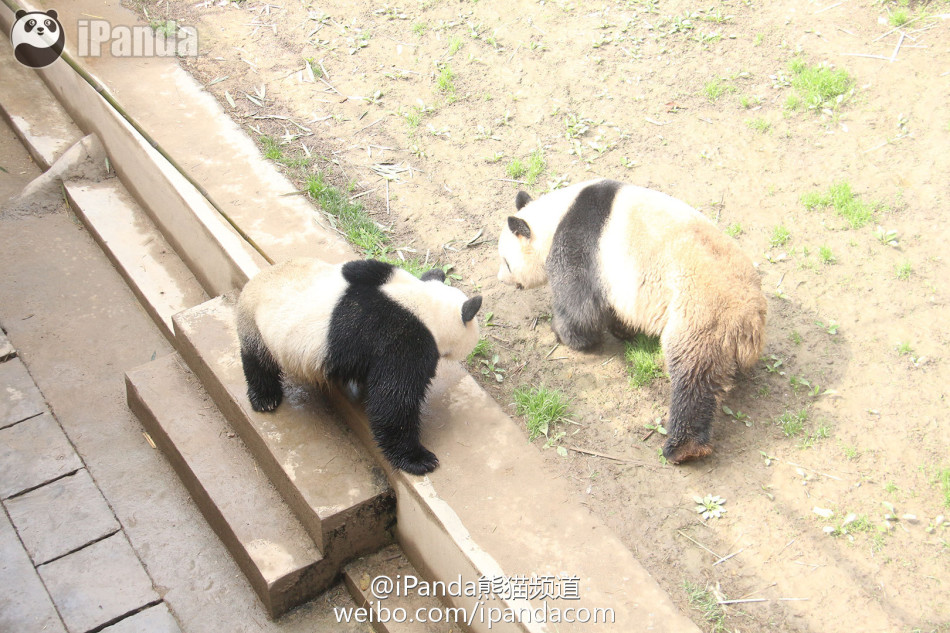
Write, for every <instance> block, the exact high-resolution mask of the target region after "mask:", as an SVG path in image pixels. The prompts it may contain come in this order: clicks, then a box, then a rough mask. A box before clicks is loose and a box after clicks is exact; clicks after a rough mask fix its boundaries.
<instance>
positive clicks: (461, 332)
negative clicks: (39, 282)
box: [422, 279, 479, 361]
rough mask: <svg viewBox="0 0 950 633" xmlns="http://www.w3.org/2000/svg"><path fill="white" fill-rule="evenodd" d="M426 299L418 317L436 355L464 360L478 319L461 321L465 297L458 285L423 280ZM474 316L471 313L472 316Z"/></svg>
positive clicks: (473, 340) (474, 340) (475, 339)
mask: <svg viewBox="0 0 950 633" xmlns="http://www.w3.org/2000/svg"><path fill="white" fill-rule="evenodd" d="M425 284H426V286H427V294H426V302H427V304H428V305H427V306H426V307H425V308H423V310H424V312H423V313H422V320H423V322H425V324H426V326H427V327H428V328H429V331H430V332H432V336H433V337H434V338H435V343H436V347H438V348H439V355H440V356H441V357H442V358H445V359H447V360H451V361H461V360H464V359H465V357H466V356H468V355H469V353H470V352H471V351H472V349H473V348H474V347H475V345H476V343H478V334H479V333H478V320H477V319H474V318H471V317H470V318H469V319H468V321H465V320H464V317H463V315H462V312H463V307H464V306H465V303H466V301H468V298H467V297H466V296H465V293H463V292H462V291H461V290H459V289H458V288H453V287H452V286H446V285H445V284H444V283H442V282H441V281H438V280H435V279H433V280H430V281H426V282H425ZM472 316H474V315H472Z"/></svg>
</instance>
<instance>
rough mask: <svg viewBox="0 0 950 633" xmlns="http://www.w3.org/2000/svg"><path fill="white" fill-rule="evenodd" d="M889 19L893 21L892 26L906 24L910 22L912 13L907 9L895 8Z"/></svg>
mask: <svg viewBox="0 0 950 633" xmlns="http://www.w3.org/2000/svg"><path fill="white" fill-rule="evenodd" d="M887 21H888V22H890V23H891V26H904V25H905V24H907V23H908V22H910V13H909V12H908V11H907V9H894V10H893V11H892V12H891V15H890V16H888V18H887Z"/></svg>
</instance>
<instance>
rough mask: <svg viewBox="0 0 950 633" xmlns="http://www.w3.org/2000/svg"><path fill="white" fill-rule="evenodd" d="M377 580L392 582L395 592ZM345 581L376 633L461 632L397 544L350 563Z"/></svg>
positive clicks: (344, 570)
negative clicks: (387, 589)
mask: <svg viewBox="0 0 950 633" xmlns="http://www.w3.org/2000/svg"><path fill="white" fill-rule="evenodd" d="M375 581H383V582H384V583H389V582H392V583H393V589H392V590H390V591H386V590H385V588H386V587H387V586H388V584H382V585H380V584H378V583H377V582H375ZM343 582H344V583H345V584H346V588H347V590H348V591H349V592H350V595H351V596H353V600H354V601H355V602H356V604H357V606H358V607H360V608H361V609H363V610H364V611H363V613H365V614H366V616H367V620H368V621H369V623H370V625H371V626H372V627H373V630H374V631H376V633H447V632H449V631H460V630H462V627H461V625H460V623H456V622H455V620H454V619H453V618H452V617H451V616H448V617H447V612H446V610H445V605H443V604H442V602H441V601H440V600H439V599H438V598H437V597H435V596H434V595H431V594H432V593H433V591H432V589H433V587H434V585H433V584H431V583H428V582H426V580H425V579H423V578H422V576H421V575H420V574H419V572H418V571H416V569H415V567H413V566H412V563H410V562H409V560H408V559H407V558H406V556H405V555H404V554H403V553H402V550H400V549H399V546H397V545H390V546H389V547H386V548H384V549H381V550H380V551H378V552H376V553H375V554H369V555H367V556H362V557H360V558H358V559H356V560H354V561H352V562H350V563H349V564H348V565H346V566H345V567H344V568H343ZM395 587H399V590H398V591H396V590H395ZM403 588H405V589H407V591H403V590H402V589H403Z"/></svg>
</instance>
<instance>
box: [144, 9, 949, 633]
mask: <svg viewBox="0 0 950 633" xmlns="http://www.w3.org/2000/svg"><path fill="white" fill-rule="evenodd" d="M136 8H137V9H138V10H139V11H140V12H141V11H143V9H144V11H147V13H148V16H149V17H150V18H151V19H152V20H164V19H176V20H178V22H179V24H184V25H189V26H194V27H195V28H197V29H198V33H199V36H200V45H199V46H200V53H201V54H200V56H199V57H198V58H194V59H182V65H183V66H184V67H185V68H187V69H188V70H189V71H190V72H192V73H193V74H194V75H195V76H196V77H197V78H198V79H199V80H200V81H202V82H203V83H204V84H205V85H206V86H207V87H208V90H209V91H210V92H211V93H213V94H214V95H215V96H216V97H217V98H218V99H219V101H220V102H221V104H222V106H223V107H224V109H225V110H226V111H227V112H228V113H229V114H230V115H231V116H233V117H234V118H235V120H237V121H238V122H239V123H240V124H241V125H242V126H243V127H244V129H246V130H247V131H248V133H249V134H251V135H252V136H254V137H255V138H260V137H261V136H263V135H269V136H271V137H273V138H278V139H280V142H281V143H282V145H281V150H282V152H283V153H284V155H285V157H291V156H297V157H305V156H306V155H307V154H309V155H311V156H312V159H311V161H310V162H309V163H308V164H307V165H306V167H304V168H302V170H301V168H299V167H298V168H297V169H295V170H291V171H290V175H291V176H292V177H294V178H297V179H298V180H299V181H300V184H301V187H302V186H303V182H302V178H303V175H302V173H303V172H309V173H317V172H322V173H325V174H326V177H327V178H328V179H330V180H331V181H333V182H336V183H338V184H339V185H341V186H347V185H348V186H350V187H352V189H351V190H350V191H351V195H353V196H354V197H355V196H360V197H359V198H358V200H359V201H360V202H361V203H363V204H364V205H365V206H366V208H367V209H368V210H369V211H370V212H371V214H372V215H373V217H374V219H375V220H376V221H377V222H378V223H379V224H381V225H383V226H385V227H387V228H388V229H389V230H390V234H391V242H390V245H391V247H392V248H393V249H394V252H397V253H402V254H403V255H405V256H414V257H417V258H419V259H426V258H427V259H428V261H430V262H438V263H440V264H452V265H453V266H454V272H455V273H457V274H458V275H459V279H457V280H456V283H457V284H458V285H460V286H461V287H462V288H463V289H464V290H465V291H466V292H469V293H474V292H476V291H477V292H480V293H482V294H483V295H484V296H485V304H484V306H485V307H484V308H483V315H486V316H487V314H486V313H488V312H491V313H493V318H492V319H491V325H490V326H488V327H484V334H485V335H486V336H487V338H488V339H489V340H490V341H491V343H492V344H493V347H494V351H495V353H497V354H498V360H497V363H496V366H497V367H498V368H501V369H502V370H503V371H502V372H499V374H500V375H501V376H502V378H503V380H502V381H501V382H497V381H496V379H495V378H494V377H493V376H492V375H491V374H489V375H487V376H483V384H484V385H485V387H486V388H487V389H489V390H490V392H491V393H492V394H493V395H494V396H495V397H496V398H497V400H498V401H499V402H500V403H502V404H503V405H505V406H508V405H509V403H511V402H512V395H511V394H512V391H513V390H514V389H515V388H517V387H518V386H521V385H539V384H545V385H547V386H550V387H555V388H558V389H560V390H562V391H563V393H564V394H565V395H566V396H568V397H569V398H570V400H571V415H570V419H571V420H572V421H573V422H571V423H564V424H562V425H560V427H559V430H560V431H564V432H565V433H566V435H565V436H564V437H562V438H560V439H559V440H557V441H555V442H552V444H555V445H559V446H562V447H564V448H566V449H568V450H567V451H566V456H562V455H560V454H559V452H558V451H556V450H555V447H554V446H545V442H544V440H539V441H538V442H537V444H538V447H539V450H542V451H544V452H545V454H546V455H547V461H548V464H549V466H550V470H549V472H550V473H553V476H556V477H559V478H561V479H562V480H563V484H564V486H566V487H569V488H570V489H572V490H574V491H575V492H576V495H577V497H578V498H579V499H580V501H581V502H582V503H584V504H585V505H586V506H587V507H588V508H590V511H591V512H594V513H596V514H597V515H599V516H600V517H602V518H603V519H604V520H605V521H606V522H607V523H608V524H609V525H610V526H611V527H612V528H613V529H614V530H615V531H616V532H617V533H618V534H620V535H621V538H622V539H623V540H624V542H625V543H626V545H627V546H628V547H629V548H631V550H633V551H634V552H635V553H636V555H637V556H638V558H639V559H640V561H642V563H643V564H644V565H645V566H646V567H647V568H648V569H649V571H650V572H651V573H652V574H653V576H654V577H655V578H656V579H657V580H658V581H659V582H660V583H661V584H662V585H663V586H664V587H665V588H666V590H667V591H668V592H669V593H670V594H671V595H672V597H673V599H674V600H675V601H676V602H677V603H678V604H679V605H680V606H681V607H682V608H683V609H684V610H685V611H689V612H690V614H691V615H692V617H693V618H694V619H695V620H696V621H697V622H698V623H700V624H701V626H703V627H704V628H706V629H708V630H728V631H789V632H792V631H794V632H798V631H803V632H804V631H808V632H815V633H819V632H821V633H828V632H835V631H867V632H882V633H883V632H896V631H901V632H903V631H906V632H908V633H910V632H911V631H948V630H950V598H948V597H947V596H948V586H950V571H948V570H950V529H947V528H946V527H945V525H946V524H944V526H940V525H937V522H938V517H940V516H941V515H950V508H948V507H947V506H948V504H950V498H948V495H950V492H947V491H946V489H945V488H941V485H940V482H939V473H940V472H941V469H948V468H950V425H948V423H947V420H946V412H947V404H948V403H947V401H946V398H947V396H946V393H947V392H946V385H948V384H950V376H948V365H947V356H948V354H947V345H948V341H950V319H948V318H947V316H946V304H947V299H948V294H947V286H946V283H947V280H948V279H950V275H948V270H947V263H946V260H945V257H944V252H943V249H944V248H945V242H946V238H947V235H948V232H947V230H946V228H945V225H944V219H943V212H944V211H945V210H946V209H947V207H948V205H950V186H948V181H947V175H948V174H950V151H948V147H950V100H948V95H950V20H948V19H947V18H948V16H947V15H944V14H950V3H947V2H945V1H942V0H941V1H934V2H930V3H917V2H912V3H911V6H910V7H908V8H906V9H904V10H906V11H907V12H908V14H909V17H910V18H911V19H914V21H912V22H910V23H909V24H907V25H905V26H904V28H902V29H900V30H893V27H892V25H891V24H890V23H889V22H888V18H889V16H890V15H891V14H892V13H894V12H896V11H899V10H902V9H901V7H899V6H898V4H897V3H896V2H882V1H880V0H876V1H873V2H872V1H868V0H856V1H848V0H845V1H843V2H831V1H822V2H792V1H788V2H752V1H738V0H737V1H733V2H724V1H723V2H708V3H698V2H688V1H685V0H625V1H624V0H619V1H612V2H611V1H603V2H593V3H580V2H573V1H558V0H552V1H549V2H528V1H525V0H512V1H508V2H491V1H488V0H483V1H481V2H477V1H471V2H470V1H458V0H424V1H404V2H394V3H377V2H368V1H365V0H324V1H321V2H306V1H304V2H299V1H296V0H274V2H273V3H262V2H257V1H255V0H247V1H246V2H227V1H210V0H209V1H208V2H200V3H199V2H195V0H188V1H175V0H170V1H168V2H158V3H154V2H147V3H137V4H136ZM919 16H925V17H919ZM915 18H916V19H915ZM795 57H801V58H802V59H803V60H804V61H805V62H807V63H808V64H810V65H813V64H818V63H826V64H830V65H832V66H833V67H834V68H839V69H844V70H846V71H847V72H848V73H849V75H850V76H851V77H853V78H854V89H853V92H851V93H849V94H848V95H846V96H845V97H844V99H842V101H841V102H840V103H838V104H837V105H834V106H832V107H830V108H827V109H825V110H822V109H821V108H818V109H809V108H807V107H805V108H799V109H797V110H790V109H789V108H787V107H786V100H787V99H788V97H789V96H790V95H792V94H794V92H795V91H794V88H793V87H791V86H790V85H789V80H790V79H791V75H792V73H791V71H790V69H789V62H790V60H792V59H793V58H795ZM307 59H309V60H310V61H309V62H307V61H305V60H307ZM445 69H448V72H447V71H446V70H445ZM311 71H313V72H311ZM440 78H441V80H442V81H441V85H440ZM717 80H718V82H719V86H720V87H721V88H722V89H723V93H722V94H721V95H719V96H718V97H717V96H716V95H715V94H714V92H715V91H714V88H715V85H714V82H715V81H717ZM711 82H713V83H711ZM275 117H279V118H275ZM536 151H538V152H539V155H541V156H543V159H544V164H545V168H544V171H543V172H542V173H541V174H540V176H539V177H538V178H537V180H536V181H534V182H533V183H532V182H528V181H527V180H526V176H524V175H519V174H517V172H509V171H508V166H509V164H510V163H511V162H512V161H513V160H514V159H521V160H526V159H527V158H528V157H529V156H530V155H531V154H533V153H535V152H536ZM381 173H387V174H388V175H389V179H387V178H384V177H382V176H381ZM512 173H514V174H515V175H514V176H513V175H511V174H512ZM601 176H603V177H610V178H615V179H618V180H624V181H628V182H632V183H635V184H639V185H643V186H648V187H652V188H655V189H658V190H661V191H664V192H666V193H669V194H671V195H674V196H676V197H678V198H681V199H683V200H685V201H687V202H689V203H690V204H692V205H693V206H695V207H696V208H698V209H700V210H701V211H702V212H703V213H705V214H706V215H707V216H709V217H710V218H712V219H713V220H715V221H716V222H717V223H718V225H719V226H720V227H722V228H723V229H724V230H725V229H727V228H728V227H732V230H733V232H737V231H736V228H735V227H736V226H737V225H738V226H741V229H742V230H741V233H739V234H738V236H737V237H736V239H737V240H738V242H739V244H740V245H741V246H742V247H743V248H744V249H745V250H746V252H748V253H749V255H750V256H751V257H752V258H753V260H754V261H755V262H756V264H757V266H758V269H759V271H760V272H761V275H762V283H763V288H764V289H765V291H766V294H767V295H768V296H769V309H770V314H769V325H768V339H769V340H768V344H767V349H766V353H765V358H764V359H763V363H762V365H761V366H760V367H759V368H758V369H756V370H755V371H754V372H753V373H752V374H751V375H749V376H747V377H745V378H744V379H742V380H741V381H740V384H739V387H738V388H737V389H736V390H735V391H734V392H732V393H731V394H730V395H729V397H728V399H727V401H726V405H727V406H728V408H729V409H730V410H731V411H733V412H735V413H736V415H732V416H730V415H727V414H726V413H723V414H722V415H720V416H719V417H718V419H717V421H716V424H715V428H714V433H715V448H716V452H715V453H714V454H713V455H712V456H711V457H709V458H707V459H705V460H702V461H700V462H698V463H693V464H688V465H684V466H678V467H674V466H670V465H666V464H663V463H661V459H660V458H659V456H658V449H659V447H660V446H661V444H662V442H663V438H662V436H661V435H660V434H659V433H653V432H650V431H649V430H648V429H646V428H645V426H646V425H647V424H653V423H654V422H655V421H656V420H657V418H660V419H661V421H662V419H663V418H664V417H665V415H666V410H667V404H668V399H669V383H668V381H667V380H665V379H660V380H657V381H655V382H654V383H653V384H651V385H650V386H647V387H644V388H641V389H637V388H634V387H632V386H630V385H629V382H628V377H627V370H626V368H625V362H624V358H623V344H622V343H621V342H620V341H616V340H611V341H610V342H609V343H606V344H605V345H604V346H603V348H602V349H600V350H598V351H596V352H595V353H590V354H584V353H578V352H574V351H571V350H568V349H566V348H564V347H557V348H556V349H555V345H556V341H555V339H554V336H553V334H552V332H551V329H550V325H549V321H548V318H547V317H548V315H549V311H550V293H549V291H548V290H546V289H543V290H536V291H528V292H519V291H516V290H514V289H511V288H508V287H505V286H503V285H501V284H500V283H499V282H497V280H496V279H495V273H496V271H497V266H498V262H497V256H496V252H495V239H496V238H497V235H498V232H499V228H500V226H501V222H502V221H503V219H504V218H505V216H506V215H507V214H508V213H509V212H511V211H512V210H513V209H514V198H515V193H516V192H517V190H518V189H519V188H520V189H526V190H528V191H530V192H531V193H532V194H534V195H538V194H540V193H543V192H544V191H547V190H549V189H550V188H551V187H554V186H560V185H563V184H566V183H569V182H580V181H582V180H585V179H588V178H592V177H601ZM514 181H521V182H514ZM835 182H847V183H849V184H850V185H851V187H852V188H853V190H854V192H855V193H856V194H858V195H859V196H860V198H861V199H862V200H864V201H866V202H868V203H871V204H874V205H876V207H875V209H876V210H875V212H874V218H873V220H872V221H871V222H870V223H869V224H867V225H865V226H863V227H860V228H850V227H849V226H848V224H847V223H846V222H845V221H844V220H843V219H842V218H840V217H838V216H837V215H836V214H835V213H834V212H833V211H831V210H828V209H825V210H821V209H816V210H808V209H806V207H805V206H804V205H803V203H802V201H801V197H802V195H803V194H806V193H809V192H813V191H818V190H821V191H826V190H827V189H828V187H829V186H830V185H832V184H833V183H835ZM316 212H317V213H319V210H317V211H316ZM779 226H782V227H785V228H786V229H787V230H788V233H789V234H790V237H789V239H788V241H787V242H786V243H784V244H781V245H773V244H772V239H771V238H772V237H773V232H774V231H775V229H776V227H779ZM878 226H880V227H882V229H883V231H891V230H893V231H896V236H897V237H896V241H895V243H894V244H887V243H884V242H886V241H888V240H883V241H882V240H880V239H878V238H877V236H876V233H877V227H878ZM473 238H474V239H473ZM821 247H826V248H827V249H830V254H831V256H829V257H825V258H824V259H827V260H828V261H827V262H826V261H824V259H823V258H822V256H821V254H820V248H821ZM827 254H828V253H827V251H826V255H827ZM832 259H833V261H832ZM777 361H781V363H780V364H779V363H778V362H777ZM485 368H486V363H482V362H474V363H473V364H472V365H471V370H472V371H473V373H476V374H478V375H482V374H481V370H482V369H485ZM803 381H806V382H807V384H806V382H803ZM941 385H943V386H941ZM510 410H511V412H512V414H513V420H514V422H515V423H518V424H522V425H523V421H522V420H521V419H520V418H518V417H517V416H515V415H514V408H513V407H511V409H510ZM801 411H805V416H804V417H805V418H806V419H805V422H804V425H803V428H802V429H801V430H800V431H798V432H792V433H791V435H790V436H789V435H787V434H786V432H784V431H783V428H782V426H781V424H780V422H779V418H780V416H782V415H783V414H784V413H786V412H792V413H799V412H801ZM737 418H741V419H737ZM527 435H528V434H527V431H525V437H526V441H527ZM948 476H950V475H948ZM513 483H514V482H513ZM517 484H518V485H530V482H517ZM948 485H950V484H948ZM707 494H713V495H720V496H721V497H723V498H725V499H726V503H725V505H724V507H725V508H726V510H727V511H726V512H725V514H723V515H722V517H721V518H718V519H709V520H707V521H704V520H703V519H702V518H701V517H700V515H699V514H698V513H697V512H696V511H695V506H696V503H695V502H694V497H695V496H704V495H707ZM888 504H890V505H888ZM816 509H817V510H818V511H819V512H816ZM824 511H831V512H833V515H832V516H830V517H829V518H823V517H822V516H821V514H825V515H827V512H824ZM851 514H854V515H855V517H856V520H854V521H852V522H850V523H848V524H847V525H843V524H844V523H846V519H847V518H848V516H849V515H851ZM886 514H891V515H896V517H897V518H898V520H892V521H885V515H886ZM910 515H913V517H911V516H910ZM829 532H830V533H829ZM577 546H578V547H583V546H584V544H583V543H578V544H577ZM728 555H733V556H732V557H731V558H728V559H727V560H721V559H722V558H724V557H726V556H728ZM522 571H523V572H525V573H530V570H522ZM686 583H691V585H693V586H696V587H698V588H699V589H704V590H707V591H709V592H711V593H712V595H713V596H715V597H718V598H719V599H720V600H742V601H741V602H734V603H729V604H725V605H721V606H720V607H719V610H718V611H716V612H713V613H712V614H711V615H710V616H709V617H708V618H707V615H706V614H704V612H703V611H701V610H700V609H698V608H696V607H695V606H691V605H690V602H689V597H688V591H687V590H686V589H685V586H686ZM753 600H757V601H753Z"/></svg>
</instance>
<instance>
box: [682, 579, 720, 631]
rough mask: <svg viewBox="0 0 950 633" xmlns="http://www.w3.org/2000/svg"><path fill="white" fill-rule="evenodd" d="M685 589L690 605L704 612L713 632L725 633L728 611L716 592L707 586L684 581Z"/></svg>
mask: <svg viewBox="0 0 950 633" xmlns="http://www.w3.org/2000/svg"><path fill="white" fill-rule="evenodd" d="M683 590H684V591H686V596H687V598H689V606H691V607H692V608H694V609H696V610H697V611H699V612H701V613H702V614H703V619H705V620H706V623H707V624H709V625H710V626H711V627H712V628H710V629H709V630H710V632H711V633H723V632H724V631H725V630H726V613H725V611H723V609H722V605H720V604H719V600H718V599H717V598H716V596H715V594H713V592H712V591H710V590H709V589H708V588H706V587H701V586H700V585H697V584H694V583H692V582H690V581H688V580H684V581H683Z"/></svg>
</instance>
